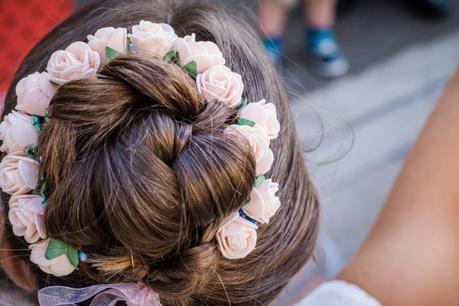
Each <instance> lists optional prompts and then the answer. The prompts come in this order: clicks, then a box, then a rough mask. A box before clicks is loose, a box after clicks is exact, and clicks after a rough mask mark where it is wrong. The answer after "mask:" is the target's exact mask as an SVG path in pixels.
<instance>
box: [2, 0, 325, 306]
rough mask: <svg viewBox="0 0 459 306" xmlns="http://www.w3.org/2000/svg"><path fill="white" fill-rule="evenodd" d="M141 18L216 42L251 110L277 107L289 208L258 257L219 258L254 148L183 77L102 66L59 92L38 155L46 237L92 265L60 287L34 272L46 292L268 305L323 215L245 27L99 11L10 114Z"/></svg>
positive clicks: (226, 114) (38, 57) (119, 64)
mask: <svg viewBox="0 0 459 306" xmlns="http://www.w3.org/2000/svg"><path fill="white" fill-rule="evenodd" d="M142 19H145V20H150V21H152V22H158V23H159V22H163V23H168V24H170V25H171V26H172V27H173V28H174V29H175V32H176V33H177V35H178V36H182V37H183V36H185V35H188V34H191V33H196V37H197V39H199V40H208V41H213V42H215V43H216V44H217V45H218V46H219V48H220V50H221V51H222V53H223V56H224V58H225V59H226V65H227V66H228V67H229V68H230V69H231V70H232V71H235V72H237V73H239V74H241V75H242V80H243V83H244V85H245V87H244V97H246V98H247V99H248V101H259V100H260V99H262V98H265V99H266V100H268V101H270V102H272V103H274V104H275V106H276V108H277V115H278V118H279V121H280V123H281V127H282V128H281V131H280V134H279V137H278V138H277V140H275V141H273V142H272V143H271V149H272V150H273V153H274V157H275V158H274V164H273V166H272V168H271V171H270V172H269V173H268V176H269V177H270V178H272V179H273V181H275V182H278V183H279V191H278V196H279V197H280V200H281V208H280V209H279V211H278V212H277V214H276V215H275V216H274V217H272V218H271V220H270V222H269V225H260V226H259V228H258V230H257V234H258V241H257V245H256V249H255V250H254V251H253V252H251V253H250V254H249V255H248V256H247V257H245V258H242V259H235V260H230V259H227V258H225V257H224V256H222V254H221V252H220V251H219V249H218V245H217V240H216V234H217V230H218V227H219V225H220V223H221V221H222V220H223V219H224V218H225V217H227V216H229V215H230V214H232V213H234V212H236V211H237V210H238V208H239V207H240V206H241V205H242V203H243V202H244V200H245V199H246V198H247V197H248V196H249V194H250V191H251V189H252V186H253V184H254V182H255V178H256V169H255V158H254V156H253V153H252V149H251V147H250V146H249V144H248V143H247V142H246V141H244V140H242V141H241V139H240V137H238V136H237V135H236V134H232V133H227V132H225V129H226V128H227V127H228V125H229V124H231V123H234V121H235V119H236V117H237V114H236V113H235V111H233V110H231V108H227V107H224V106H223V105H222V104H220V103H212V104H211V103H204V102H203V99H202V96H201V94H200V93H199V92H198V90H197V88H196V84H195V83H194V80H193V79H192V78H190V77H189V76H188V75H187V74H186V73H185V72H184V71H183V70H182V69H180V68H179V67H178V66H176V65H174V64H171V63H167V62H165V61H164V60H162V59H159V58H158V59H156V58H148V59H147V58H145V57H142V56H135V55H128V56H124V57H123V56H122V57H118V58H115V59H113V60H111V61H109V62H108V63H107V64H105V65H101V67H100V69H99V72H98V75H97V77H96V78H93V79H88V80H80V81H72V82H69V83H66V84H64V85H62V86H60V87H59V89H58V90H57V92H56V94H55V95H54V97H53V99H52V102H51V106H50V117H49V122H47V123H46V124H45V126H44V129H43V131H42V133H41V134H40V138H39V144H38V150H39V155H40V157H41V164H40V171H41V172H42V173H43V174H45V175H46V181H47V189H46V193H47V195H48V199H47V203H46V209H45V228H46V233H47V236H49V237H53V238H57V239H59V240H61V241H63V242H65V243H67V244H69V245H71V246H77V247H78V248H81V249H83V250H85V252H86V253H87V255H88V257H89V260H88V261H86V262H84V263H80V265H79V270H78V271H76V272H74V273H73V274H71V275H69V276H67V277H62V278H50V277H49V276H47V275H45V274H42V273H41V272H40V271H39V270H38V269H37V267H36V266H34V265H31V266H30V267H31V269H34V271H36V273H37V274H38V275H39V278H40V280H41V286H45V285H49V284H50V283H52V284H64V285H65V284H72V285H76V286H83V285H87V284H91V283H114V282H138V281H140V282H142V283H144V284H146V285H148V286H150V287H151V288H152V289H153V290H154V291H156V292H157V293H158V294H159V295H160V298H161V302H162V303H163V304H165V305H187V304H193V303H195V304H210V305H221V304H226V303H228V304H229V303H231V304H234V305H250V304H267V303H268V302H269V301H271V300H272V299H273V298H274V297H275V296H276V295H277V294H278V293H279V291H280V290H281V289H282V288H283V287H284V286H285V284H286V283H287V282H288V280H289V279H290V278H291V277H292V276H293V275H294V274H295V272H297V271H298V270H299V268H300V267H301V266H302V265H303V264H304V263H305V262H306V260H307V259H308V258H309V257H310V255H311V252H312V249H313V246H314V239H315V235H316V230H317V223H318V203H317V199H316V196H315V192H314V189H313V187H312V185H311V183H310V181H309V179H308V177H307V173H306V170H305V168H304V162H303V157H302V152H301V151H300V149H299V146H298V139H297V136H296V133H295V129H294V126H293V122H292V119H291V116H290V114H289V111H288V105H287V99H286V97H285V94H284V92H283V89H282V85H281V81H280V79H279V77H278V75H277V73H276V72H275V70H274V69H273V67H272V65H271V64H270V63H269V60H268V59H267V57H266V56H265V55H264V53H263V50H262V49H261V47H260V45H259V43H258V41H257V39H256V36H255V35H254V33H253V32H252V31H251V30H250V29H249V27H248V25H247V24H246V23H245V22H243V20H241V19H240V18H235V17H233V16H231V15H230V14H228V13H227V12H225V11H224V10H223V9H222V8H220V7H213V6H208V5H203V4H198V3H189V2H185V1H184V3H183V4H178V3H174V2H172V3H171V2H166V1H151V0H150V1H104V2H94V3H93V4H91V5H89V6H86V7H85V8H83V9H82V10H80V11H79V12H77V13H76V14H74V15H73V16H71V17H70V18H69V19H67V20H66V21H65V22H64V23H62V24H61V25H60V26H58V27H57V28H56V29H54V30H53V31H52V32H51V33H50V34H49V35H47V36H46V37H45V38H44V39H43V40H42V41H41V42H40V43H39V44H38V45H37V46H36V47H35V48H34V49H33V50H32V52H31V53H30V54H29V55H28V56H27V57H26V59H25V60H24V61H23V63H22V65H21V67H20V69H19V71H18V73H17V74H16V77H15V81H14V82H13V86H12V87H11V89H10V91H9V92H8V95H7V99H6V105H5V113H9V112H10V111H11V110H12V109H13V108H14V107H15V104H16V97H15V93H14V88H15V85H16V83H17V82H18V81H19V80H20V79H22V78H24V77H26V76H27V75H29V74H30V73H33V72H35V71H44V69H45V67H46V64H47V61H48V59H49V57H50V55H51V54H52V53H53V52H54V51H56V50H60V49H65V48H66V47H67V46H68V45H69V44H70V43H72V42H74V41H85V39H86V36H87V35H88V34H92V33H94V32H95V31H96V30H97V29H99V28H103V27H108V26H113V27H127V28H128V29H130V28H131V27H132V26H133V25H135V24H137V23H138V22H139V21H140V20H142ZM4 198H5V197H4ZM5 202H6V201H5ZM12 243H13V244H16V245H18V244H20V242H19V241H12Z"/></svg>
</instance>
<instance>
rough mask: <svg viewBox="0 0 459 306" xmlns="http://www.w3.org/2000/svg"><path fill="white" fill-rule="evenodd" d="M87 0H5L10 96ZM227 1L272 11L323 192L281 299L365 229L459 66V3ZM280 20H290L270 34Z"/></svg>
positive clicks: (296, 292)
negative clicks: (36, 55) (317, 229)
mask: <svg viewBox="0 0 459 306" xmlns="http://www.w3.org/2000/svg"><path fill="white" fill-rule="evenodd" d="M260 1H261V2H263V1H264V0H260ZM267 1H269V2H272V1H274V2H276V0H267ZM280 1H284V0H280ZM318 1H319V2H320V1H321V0H318ZM322 1H327V0H322ZM85 2H87V1H84V0H79V1H66V0H0V23H1V25H2V26H1V27H0V42H1V43H2V48H0V95H2V94H3V93H4V92H5V90H6V89H7V87H8V85H9V82H10V80H11V77H12V75H13V74H14V72H15V70H16V68H17V66H18V64H19V63H20V62H21V60H22V58H23V57H24V56H25V55H26V54H27V52H28V51H29V50H30V49H31V47H33V45H34V44H35V43H36V42H37V41H38V40H39V39H40V38H41V37H42V36H43V35H45V34H46V33H47V32H48V31H49V30H50V29H51V28H52V27H53V26H55V25H56V24H58V23H59V22H60V21H61V20H62V19H63V18H65V17H66V16H67V15H69V14H71V12H72V11H74V10H75V9H77V8H78V7H79V6H81V5H84V3H85ZM219 2H221V3H224V4H225V5H228V7H229V8H230V9H231V10H236V11H237V12H238V13H243V16H247V18H255V17H256V16H258V17H262V19H264V20H260V19H258V21H256V20H255V21H254V24H253V25H254V27H255V28H256V29H257V31H258V32H259V33H260V38H261V39H262V40H263V43H264V44H265V46H266V48H267V52H269V53H270V54H271V56H272V59H273V61H274V62H275V64H276V65H277V67H278V71H279V72H280V73H281V74H282V76H283V79H284V81H285V84H286V88H287V91H288V94H289V96H290V104H291V109H292V112H293V115H294V118H295V121H296V127H297V130H298V133H299V135H300V138H301V140H302V144H303V149H304V154H305V158H306V161H307V165H308V167H309V171H310V175H311V177H312V180H313V181H314V183H315V185H316V187H317V189H318V192H319V195H320V198H321V202H322V225H321V233H320V237H319V245H318V248H317V260H316V261H315V262H311V264H310V265H308V266H307V267H305V268H304V269H303V270H302V271H301V272H300V273H299V274H298V275H297V276H296V278H295V280H294V281H293V282H291V284H290V286H289V287H288V288H287V289H286V290H285V292H284V294H283V295H281V297H280V298H279V299H278V300H277V301H276V302H275V303H274V305H289V304H292V303H293V302H295V301H298V300H299V299H301V297H303V296H304V295H305V294H307V292H308V291H309V290H311V288H313V287H314V286H316V285H317V284H319V283H320V282H321V281H323V280H324V279H327V278H330V277H332V276H333V275H334V274H336V273H337V272H338V270H339V269H340V268H341V267H342V266H343V265H344V263H345V262H346V261H347V260H348V259H349V258H350V257H351V256H352V255H353V254H354V253H355V251H356V250H357V248H358V246H359V245H360V244H361V242H362V241H363V239H364V238H365V235H366V234H367V232H368V230H369V229H370V226H371V224H372V222H373V221H374V219H375V217H376V215H377V213H378V211H379V209H380V207H381V205H382V204H383V202H384V200H385V198H386V196H387V194H388V192H389V190H390V188H391V185H392V184H393V182H394V180H395V178H396V176H397V173H398V172H399V170H400V167H401V165H402V162H403V160H404V158H405V156H406V153H407V152H408V150H409V148H410V147H411V145H412V143H413V141H414V140H415V138H416V135H417V134H418V132H419V130H420V129H421V127H422V125H423V123H424V121H425V119H426V118H427V116H428V114H429V113H430V111H431V110H432V107H433V106H434V103H435V101H436V99H437V98H438V96H439V94H440V93H441V90H442V88H443V87H444V85H445V83H446V81H447V79H448V77H449V76H450V75H451V74H452V72H453V71H454V70H455V69H456V67H457V65H458V64H459V1H457V0H449V1H447V0H446V1H445V0H432V1H423V0H406V1H397V0H360V1H358V0H341V1H339V2H338V3H336V6H334V9H337V14H336V18H334V17H333V16H332V18H331V19H332V21H331V22H328V24H327V21H326V22H325V25H324V24H319V25H317V24H316V25H314V24H312V25H311V24H310V22H309V21H308V17H309V19H312V18H314V16H316V15H314V14H313V16H312V17H311V14H310V13H307V11H308V4H307V3H306V5H305V3H304V2H303V1H298V2H296V3H295V2H294V1H286V5H287V6H286V7H288V9H286V8H281V10H284V11H283V12H282V14H277V13H276V12H274V13H273V12H272V11H271V12H268V13H266V12H264V13H263V11H261V10H260V5H265V4H266V3H265V4H263V3H261V2H259V3H256V2H255V1H249V0H239V1H229V0H228V1H224V0H221V1H219ZM287 2H289V3H287ZM278 4H279V3H277V2H276V5H278ZM438 5H440V6H438ZM279 15H282V16H281V17H279ZM305 15H306V17H305ZM329 17H330V16H329ZM276 18H277V19H276ZM279 18H280V19H282V18H283V20H284V21H285V25H283V26H282V27H281V31H279V29H277V30H278V31H277V32H279V33H276V29H274V32H273V33H274V34H272V33H270V31H273V29H272V28H273V27H274V28H276V26H275V24H276V22H278V21H279ZM325 19H327V17H325ZM280 23H282V22H280ZM319 23H320V18H319ZM273 25H274V26H273ZM271 34H272V35H271ZM314 37H315V38H314ZM311 39H312V40H311ZM324 41H325V43H324ZM330 42H331V43H330ZM314 56H315V57H316V58H314ZM318 56H319V58H318ZM311 57H312V60H311ZM337 59H338V61H339V62H340V65H336V66H337V67H338V68H337V67H332V65H334V64H335V63H336V60H337ZM330 63H332V64H331V65H330ZM327 69H328V70H327ZM324 71H325V72H326V73H324ZM432 205H435V203H432Z"/></svg>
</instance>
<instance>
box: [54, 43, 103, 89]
mask: <svg viewBox="0 0 459 306" xmlns="http://www.w3.org/2000/svg"><path fill="white" fill-rule="evenodd" d="M99 65H100V57H99V53H97V52H96V51H93V50H92V49H91V47H90V46H89V45H88V44H86V43H84V42H82V41H77V42H74V43H72V44H71V45H70V46H68V47H67V48H66V49H65V50H58V51H56V52H54V53H53V54H52V55H51V58H50V59H49V61H48V66H47V67H46V70H47V71H48V74H49V79H50V80H51V81H53V82H55V83H58V84H64V83H67V82H70V81H74V80H80V79H89V78H92V77H94V76H95V75H96V73H97V69H98V68H99Z"/></svg>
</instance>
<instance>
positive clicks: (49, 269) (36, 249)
mask: <svg viewBox="0 0 459 306" xmlns="http://www.w3.org/2000/svg"><path fill="white" fill-rule="evenodd" d="M49 241H50V239H46V240H42V241H40V242H38V243H35V244H32V245H30V246H29V248H30V249H31V250H32V252H31V253H30V261H31V262H33V263H34V264H36V265H38V266H39V267H40V269H41V270H42V271H43V272H45V273H48V274H52V275H54V276H57V277H60V276H65V275H69V274H70V273H72V272H73V270H75V267H74V266H73V265H72V264H71V262H70V260H69V258H68V257H67V254H62V255H60V256H58V257H56V258H53V259H51V260H48V259H46V257H45V254H46V249H47V248H48V244H49Z"/></svg>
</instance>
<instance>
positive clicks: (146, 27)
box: [0, 21, 280, 276]
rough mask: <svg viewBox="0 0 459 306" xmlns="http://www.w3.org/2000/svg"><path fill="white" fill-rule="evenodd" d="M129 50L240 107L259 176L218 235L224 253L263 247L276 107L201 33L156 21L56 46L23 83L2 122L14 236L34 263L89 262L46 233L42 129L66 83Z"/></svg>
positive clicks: (63, 267)
mask: <svg viewBox="0 0 459 306" xmlns="http://www.w3.org/2000/svg"><path fill="white" fill-rule="evenodd" d="M123 54H137V55H139V56H143V57H145V58H148V57H159V58H163V59H164V60H165V61H167V62H169V63H171V64H176V65H179V66H180V67H182V69H183V70H184V71H185V72H186V73H188V74H189V75H190V76H191V77H192V78H194V79H195V80H196V86H197V89H198V91H199V93H200V94H201V96H202V98H203V99H204V100H206V101H207V102H208V103H223V104H224V105H225V106H226V107H228V108H233V109H235V110H237V111H238V117H237V119H236V122H235V124H233V125H230V126H229V127H228V128H227V130H226V133H237V134H239V135H242V136H243V137H245V138H246V139H247V141H248V143H249V144H250V146H251V148H252V150H253V154H254V157H255V161H256V176H257V178H256V182H255V184H254V186H253V189H252V191H251V193H250V196H249V198H248V199H246V201H245V202H244V203H241V207H240V209H239V210H238V211H236V212H233V213H232V214H231V215H229V216H227V217H226V218H225V219H224V220H223V221H222V222H221V224H220V228H219V229H218V232H217V235H216V239H217V242H218V246H219V249H220V251H221V254H222V255H223V256H224V257H226V258H228V259H238V258H243V257H245V256H247V255H248V254H249V253H250V252H252V251H253V250H254V248H255V245H256V240H257V234H256V230H257V224H258V223H262V224H266V223H268V222H269V220H270V218H271V217H273V216H274V214H275V213H276V212H277V210H278V209H279V207H280V201H279V198H278V197H277V196H276V192H277V190H278V184H276V183H274V182H272V181H271V180H270V179H267V178H265V176H264V175H265V174H266V173H267V172H268V171H269V170H270V169H271V166H272V164H273V160H274V155H273V152H272V151H271V149H270V148H269V147H270V141H271V140H273V139H275V138H277V136H278V134H279V131H280V125H279V122H278V120H277V114H276V107H275V106H274V104H272V103H268V102H266V101H265V100H264V99H263V100H261V101H259V102H253V103H248V102H247V100H246V99H244V98H243V91H244V84H243V82H242V77H241V75H239V74H238V73H235V72H232V71H231V70H230V69H229V68H228V67H227V66H225V59H224V58H223V55H222V53H221V51H220V50H219V48H218V46H217V45H216V44H215V43H213V42H210V41H196V37H195V35H194V34H192V35H188V36H185V37H183V38H182V37H177V35H176V34H175V32H174V29H173V28H172V27H170V26H169V25H167V24H157V23H152V22H149V21H141V22H140V23H139V24H138V25H135V26H133V27H132V33H130V34H128V33H127V30H126V29H125V28H112V27H108V28H102V29H99V30H97V31H96V33H95V34H94V35H88V42H87V43H85V42H81V41H78V42H74V43H72V44H70V45H69V46H68V47H67V48H66V49H65V50H59V51H56V52H54V53H53V54H52V55H51V58H50V59H49V62H48V65H47V68H46V72H41V73H39V72H35V73H33V74H31V75H29V76H27V77H25V78H24V79H22V80H20V81H19V82H18V84H17V86H16V94H17V105H16V109H15V110H13V111H12V112H11V113H9V114H8V115H7V116H5V118H4V120H3V122H2V123H1V124H0V140H2V141H3V143H2V145H1V147H0V150H1V151H2V152H6V153H7V155H6V156H5V157H4V158H3V160H2V161H1V163H0V187H1V188H2V189H3V191H4V192H6V193H8V194H10V195H11V198H10V202H9V206H10V208H9V220H10V222H11V225H12V228H13V232H14V234H15V235H16V236H21V237H24V239H25V240H26V241H27V242H28V243H29V244H31V245H30V249H31V250H32V252H31V256H30V259H31V261H32V262H34V263H35V264H37V265H38V266H39V267H40V268H41V269H42V270H43V271H44V272H46V273H49V274H53V275H55V276H64V275H68V274H70V273H72V272H73V271H74V270H75V269H76V268H77V267H78V264H79V261H84V260H86V257H87V256H86V254H85V253H84V252H83V251H82V250H78V248H76V247H75V246H70V245H67V244H66V243H64V242H62V241H59V240H57V239H54V238H50V237H47V235H46V231H45V226H44V215H45V210H46V209H45V208H46V194H45V191H46V177H42V178H40V177H39V166H40V156H38V153H37V152H38V150H37V145H38V135H39V133H40V131H41V130H42V128H43V125H45V124H46V122H47V121H48V106H49V103H50V101H51V100H52V97H53V95H54V94H55V93H56V90H57V88H58V87H59V86H60V85H63V84H65V83H67V82H70V81H74V80H79V79H88V78H95V77H96V75H97V71H98V69H99V67H100V65H101V64H105V63H107V62H108V61H110V60H111V59H113V58H115V57H117V56H120V55H123ZM45 175H46V174H45Z"/></svg>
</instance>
